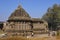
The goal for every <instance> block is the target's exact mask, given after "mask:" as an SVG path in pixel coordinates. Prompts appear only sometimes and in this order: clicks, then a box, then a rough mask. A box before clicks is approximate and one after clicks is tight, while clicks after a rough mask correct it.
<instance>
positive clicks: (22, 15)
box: [8, 5, 30, 20]
mask: <svg viewBox="0 0 60 40" xmlns="http://www.w3.org/2000/svg"><path fill="white" fill-rule="evenodd" d="M29 18H30V16H29V14H28V13H27V12H26V11H25V10H24V9H23V8H22V6H21V5H19V6H18V8H17V9H16V10H15V11H14V12H13V13H12V14H11V15H10V17H9V19H8V20H16V19H18V20H21V19H29Z"/></svg>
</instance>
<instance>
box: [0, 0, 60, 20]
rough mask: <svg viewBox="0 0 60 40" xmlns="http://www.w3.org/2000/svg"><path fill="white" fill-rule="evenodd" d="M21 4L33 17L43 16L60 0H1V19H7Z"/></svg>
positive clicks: (59, 2)
mask: <svg viewBox="0 0 60 40" xmlns="http://www.w3.org/2000/svg"><path fill="white" fill-rule="evenodd" d="M19 4H20V5H21V6H22V7H23V8H24V9H25V10H26V11H27V12H28V14H29V15H30V16H31V17H33V18H41V17H42V16H43V15H44V14H45V13H46V11H47V9H48V8H49V7H52V6H53V4H60V0H0V21H6V20H7V19H8V17H9V16H10V15H11V13H12V12H14V10H15V9H16V8H17V7H18V5H19Z"/></svg>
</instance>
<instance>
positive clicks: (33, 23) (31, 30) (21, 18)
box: [2, 5, 48, 36]
mask: <svg viewBox="0 0 60 40" xmlns="http://www.w3.org/2000/svg"><path fill="white" fill-rule="evenodd" d="M2 30H4V32H6V33H7V35H20V36H33V35H37V34H43V33H47V32H48V24H47V22H46V21H44V20H42V19H40V18H31V17H30V16H29V14H28V13H27V12H26V11H25V10H24V9H23V8H22V6H21V5H19V6H18V7H17V9H16V10H15V11H14V12H13V13H12V14H11V15H10V17H9V18H8V20H7V21H6V22H4V24H3V29H2Z"/></svg>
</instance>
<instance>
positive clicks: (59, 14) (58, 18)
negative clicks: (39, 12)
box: [42, 4, 60, 30]
mask: <svg viewBox="0 0 60 40" xmlns="http://www.w3.org/2000/svg"><path fill="white" fill-rule="evenodd" d="M42 19H44V20H46V21H47V22H48V25H49V29H50V30H57V29H58V28H59V27H60V6H59V5H57V4H54V5H53V7H52V8H48V10H47V12H46V14H45V15H43V17H42Z"/></svg>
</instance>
